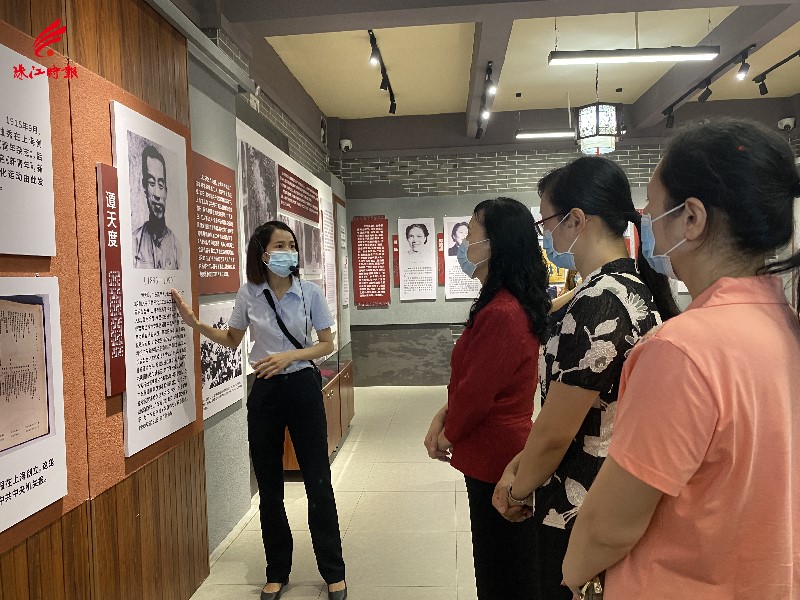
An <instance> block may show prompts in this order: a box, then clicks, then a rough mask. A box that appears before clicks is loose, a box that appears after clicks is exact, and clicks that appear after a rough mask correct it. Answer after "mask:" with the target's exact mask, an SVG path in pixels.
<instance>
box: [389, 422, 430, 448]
mask: <svg viewBox="0 0 800 600" xmlns="http://www.w3.org/2000/svg"><path fill="white" fill-rule="evenodd" d="M429 426H430V422H427V423H423V422H420V421H417V422H407V423H405V422H401V421H392V424H391V425H389V429H387V430H386V435H385V436H384V438H383V441H384V443H386V442H391V443H395V444H420V445H421V444H422V442H423V441H424V440H425V436H426V435H427V433H428V427H429Z"/></svg>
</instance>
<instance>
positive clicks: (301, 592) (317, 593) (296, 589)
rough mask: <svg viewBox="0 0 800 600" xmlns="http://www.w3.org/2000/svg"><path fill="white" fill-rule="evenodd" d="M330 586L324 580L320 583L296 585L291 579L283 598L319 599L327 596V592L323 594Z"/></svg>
mask: <svg viewBox="0 0 800 600" xmlns="http://www.w3.org/2000/svg"><path fill="white" fill-rule="evenodd" d="M327 589H328V586H326V585H325V582H324V581H323V582H322V583H321V584H320V585H295V584H294V583H292V582H291V581H290V582H289V585H288V586H286V592H285V593H284V594H283V596H281V599H283V598H286V599H287V600H288V599H289V598H293V599H294V600H317V599H318V598H327V597H328V595H327V594H323V592H324V591H325V590H327Z"/></svg>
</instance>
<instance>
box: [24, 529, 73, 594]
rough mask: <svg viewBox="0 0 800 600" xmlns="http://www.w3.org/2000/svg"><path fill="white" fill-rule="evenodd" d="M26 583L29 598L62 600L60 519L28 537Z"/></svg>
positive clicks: (62, 564)
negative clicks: (27, 584) (28, 587)
mask: <svg viewBox="0 0 800 600" xmlns="http://www.w3.org/2000/svg"><path fill="white" fill-rule="evenodd" d="M27 546H28V583H29V585H30V596H31V598H37V599H38V598H42V599H47V600H64V598H65V596H64V556H63V544H62V540H61V521H60V520H58V521H56V522H55V523H53V524H52V525H50V526H48V527H45V528H44V529H42V530H41V531H39V532H38V533H36V534H34V535H32V536H31V537H29V538H28V541H27Z"/></svg>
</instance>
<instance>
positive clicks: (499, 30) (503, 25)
mask: <svg viewBox="0 0 800 600" xmlns="http://www.w3.org/2000/svg"><path fill="white" fill-rule="evenodd" d="M513 25H514V21H513V20H510V19H504V20H498V19H487V20H485V21H483V22H481V23H475V39H474V41H473V44H472V67H471V68H470V78H469V92H468V93H469V96H468V97H467V137H469V138H474V137H475V134H476V132H477V130H478V117H479V116H480V112H481V97H482V96H483V93H484V81H485V79H486V66H487V65H488V63H489V61H492V81H494V84H495V85H497V84H498V82H499V81H500V74H501V72H502V70H503V62H504V60H505V57H506V50H507V49H508V40H509V39H510V38H511V28H512V27H513ZM485 101H486V108H487V109H489V110H490V111H491V109H492V104H493V103H494V96H486V99H485ZM490 123H491V118H490V119H489V120H488V121H487V122H486V123H485V124H484V126H483V128H484V130H485V129H487V128H488V126H489V125H490Z"/></svg>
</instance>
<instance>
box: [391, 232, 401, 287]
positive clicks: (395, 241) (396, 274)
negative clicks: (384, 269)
mask: <svg viewBox="0 0 800 600" xmlns="http://www.w3.org/2000/svg"><path fill="white" fill-rule="evenodd" d="M392 274H393V277H392V283H393V284H394V287H396V288H399V287H400V238H399V237H397V236H396V235H393V236H392Z"/></svg>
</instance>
